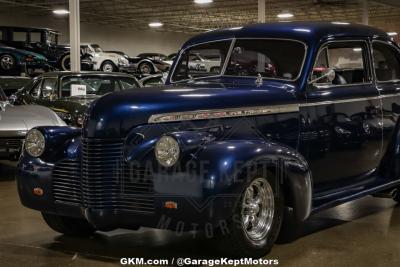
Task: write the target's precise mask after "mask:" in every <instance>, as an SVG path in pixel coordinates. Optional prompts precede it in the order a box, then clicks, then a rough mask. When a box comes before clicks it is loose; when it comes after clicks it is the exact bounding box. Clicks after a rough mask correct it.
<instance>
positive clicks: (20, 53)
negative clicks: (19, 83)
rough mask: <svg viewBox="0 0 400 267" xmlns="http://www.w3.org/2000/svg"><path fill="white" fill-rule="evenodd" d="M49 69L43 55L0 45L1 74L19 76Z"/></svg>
mask: <svg viewBox="0 0 400 267" xmlns="http://www.w3.org/2000/svg"><path fill="white" fill-rule="evenodd" d="M47 67H48V62H47V59H46V58H45V57H44V56H42V55H39V54H37V53H33V52H31V51H26V50H21V49H16V48H13V47H9V46H6V45H3V44H0V74H3V75H4V74H8V75H10V74H11V75H18V74H20V73H25V72H28V73H30V72H33V71H35V70H36V69H46V68H47Z"/></svg>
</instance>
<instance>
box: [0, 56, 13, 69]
mask: <svg viewBox="0 0 400 267" xmlns="http://www.w3.org/2000/svg"><path fill="white" fill-rule="evenodd" d="M0 64H1V68H2V69H3V70H11V69H12V68H13V67H14V59H13V58H12V57H11V56H3V57H2V58H1V61H0Z"/></svg>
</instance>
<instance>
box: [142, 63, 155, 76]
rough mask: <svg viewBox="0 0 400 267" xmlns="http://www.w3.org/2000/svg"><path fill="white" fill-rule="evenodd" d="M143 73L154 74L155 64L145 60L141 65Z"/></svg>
mask: <svg viewBox="0 0 400 267" xmlns="http://www.w3.org/2000/svg"><path fill="white" fill-rule="evenodd" d="M139 71H140V73H141V74H152V73H153V72H154V69H153V66H152V65H151V64H150V63H148V62H143V63H141V64H140V65H139Z"/></svg>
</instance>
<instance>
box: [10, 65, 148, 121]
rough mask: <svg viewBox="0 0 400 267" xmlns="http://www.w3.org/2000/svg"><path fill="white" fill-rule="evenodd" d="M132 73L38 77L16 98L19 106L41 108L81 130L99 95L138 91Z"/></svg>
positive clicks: (54, 73)
mask: <svg viewBox="0 0 400 267" xmlns="http://www.w3.org/2000/svg"><path fill="white" fill-rule="evenodd" d="M139 87H141V84H140V83H139V82H138V80H137V79H136V78H135V77H133V76H132V75H129V74H124V73H108V72H107V73H103V72H80V73H74V72H49V73H45V74H43V75H40V76H39V77H36V78H35V79H33V80H32V82H30V83H29V84H27V85H26V86H25V87H24V88H23V89H22V90H20V91H19V92H18V93H17V94H16V95H15V96H14V104H17V105H22V104H23V105H31V104H36V105H42V106H46V107H48V108H50V109H52V110H53V111H55V112H56V113H57V114H58V115H59V116H60V117H61V118H62V119H63V120H64V121H65V122H66V123H67V124H68V125H71V126H78V127H81V126H82V123H83V119H84V115H85V113H86V110H87V108H88V107H89V105H90V103H91V102H92V101H94V100H96V99H98V98H99V97H100V96H103V95H105V94H109V93H112V92H119V91H124V90H130V89H133V88H139Z"/></svg>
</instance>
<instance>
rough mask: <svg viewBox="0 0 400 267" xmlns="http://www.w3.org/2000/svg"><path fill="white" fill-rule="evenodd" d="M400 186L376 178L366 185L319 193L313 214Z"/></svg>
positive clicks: (316, 196) (393, 181)
mask: <svg viewBox="0 0 400 267" xmlns="http://www.w3.org/2000/svg"><path fill="white" fill-rule="evenodd" d="M399 185H400V180H388V179H383V178H379V177H376V178H375V179H372V180H371V179H369V182H367V183H364V184H356V185H353V186H351V185H350V186H346V187H342V188H339V189H337V190H335V191H334V192H332V191H329V192H318V193H317V194H315V196H314V197H313V209H312V213H314V212H318V211H320V210H323V209H327V208H331V207H334V206H337V205H340V204H343V203H346V202H349V201H352V200H355V199H358V198H361V197H364V196H368V195H374V194H377V193H380V192H382V191H385V190H389V189H392V188H393V189H394V188H395V187H397V186H399Z"/></svg>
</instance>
